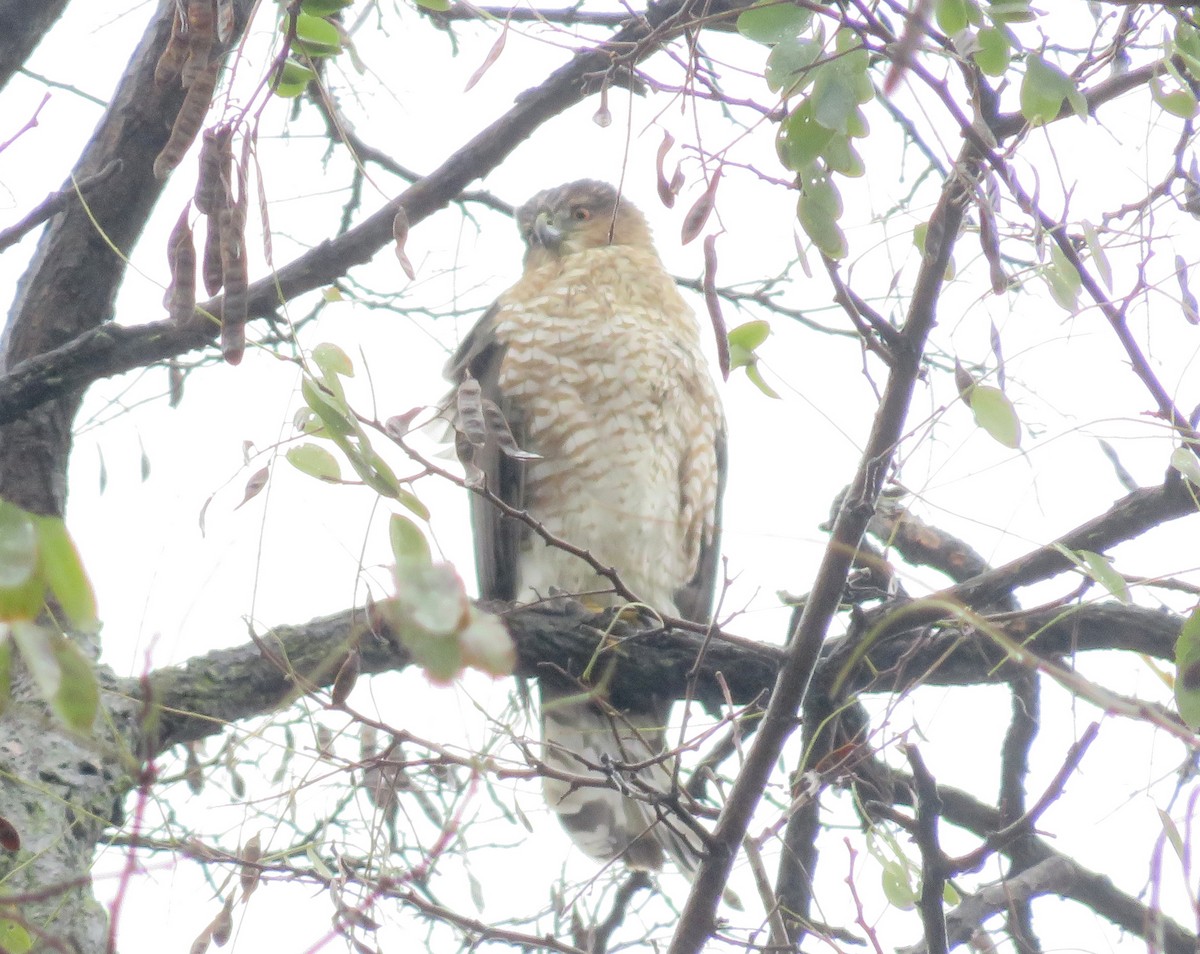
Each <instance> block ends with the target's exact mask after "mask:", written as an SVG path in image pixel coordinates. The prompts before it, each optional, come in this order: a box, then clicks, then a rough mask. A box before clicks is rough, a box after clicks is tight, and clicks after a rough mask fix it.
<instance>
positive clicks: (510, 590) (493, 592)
mask: <svg viewBox="0 0 1200 954" xmlns="http://www.w3.org/2000/svg"><path fill="white" fill-rule="evenodd" d="M499 310H500V309H499V305H492V307H491V308H489V309H488V310H487V311H486V312H485V313H484V315H483V317H482V318H480V319H479V321H478V322H476V324H475V327H473V328H472V329H471V330H470V331H469V332H468V333H467V336H466V337H465V338H464V339H463V341H462V344H460V345H459V346H458V350H457V351H456V352H455V353H454V356H453V357H452V358H451V359H450V361H449V362H448V363H447V364H446V377H447V378H449V379H450V380H451V381H453V382H454V384H455V387H457V386H458V385H459V384H461V383H462V381H463V379H464V378H465V377H466V376H467V374H470V375H471V377H473V378H474V379H475V380H476V381H478V382H479V387H480V391H481V392H482V396H483V399H484V400H485V401H492V402H493V403H495V404H496V406H497V407H499V408H500V411H501V413H502V414H503V415H504V418H505V420H506V421H507V422H508V427H509V430H511V431H512V435H513V438H514V439H515V440H516V442H517V446H518V447H524V446H525V427H524V421H523V420H522V417H521V414H520V412H519V411H518V409H517V408H516V407H515V406H514V405H513V404H512V402H511V401H508V400H507V399H506V398H505V396H504V395H503V394H502V393H501V391H500V387H499V384H498V381H497V379H498V377H499V374H500V364H501V362H502V361H503V360H504V352H505V345H503V344H502V343H501V342H499V341H498V340H497V339H496V335H495V319H496V316H497V314H498V312H499ZM474 463H475V465H476V466H477V467H478V468H479V469H480V470H481V471H482V472H483V476H484V487H485V488H486V489H487V490H488V491H490V492H491V493H492V494H495V495H496V496H497V497H499V498H500V499H501V500H503V501H504V502H505V503H506V504H508V505H509V506H511V507H515V508H516V509H518V510H524V509H525V464H524V462H523V461H519V460H513V458H511V457H509V456H508V455H507V454H505V453H503V452H502V451H501V450H500V448H499V446H498V445H497V443H496V440H495V438H494V437H493V436H492V435H491V434H490V433H489V434H488V437H487V443H486V444H484V446H483V447H476V448H475V456H474ZM471 530H472V533H473V536H474V539H475V572H476V574H477V575H478V577H479V595H480V597H481V598H482V599H485V600H507V601H509V602H511V601H512V600H515V599H516V598H517V588H518V587H519V585H520V580H519V578H518V567H519V561H520V551H521V544H522V541H523V540H524V539H525V536H526V534H527V533H528V528H527V527H526V526H525V524H523V523H521V522H520V521H519V520H514V519H512V518H510V517H507V516H505V515H504V514H503V513H502V512H501V511H500V509H499V508H498V507H497V506H496V505H495V504H494V503H492V502H491V501H490V500H488V499H487V498H486V497H484V496H482V495H481V494H476V493H473V494H471Z"/></svg>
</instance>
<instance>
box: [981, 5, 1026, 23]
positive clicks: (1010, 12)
mask: <svg viewBox="0 0 1200 954" xmlns="http://www.w3.org/2000/svg"><path fill="white" fill-rule="evenodd" d="M987 12H988V16H990V17H991V18H992V22H993V23H1029V22H1030V21H1032V20H1036V19H1037V15H1036V14H1035V13H1034V12H1033V11H1032V10H1030V9H1029V0H992V2H991V3H990V4H988V11H987Z"/></svg>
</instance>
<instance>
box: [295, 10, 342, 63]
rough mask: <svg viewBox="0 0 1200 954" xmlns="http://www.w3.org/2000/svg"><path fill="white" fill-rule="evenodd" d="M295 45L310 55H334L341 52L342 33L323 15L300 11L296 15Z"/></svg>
mask: <svg viewBox="0 0 1200 954" xmlns="http://www.w3.org/2000/svg"><path fill="white" fill-rule="evenodd" d="M295 46H296V49H298V50H300V51H301V52H303V53H306V54H308V55H309V56H312V57H321V56H334V55H335V54H337V53H341V52H342V35H341V34H340V33H339V32H338V28H337V27H335V26H334V25H333V24H332V23H330V22H329V21H328V20H326V19H325V18H324V17H314V16H313V15H312V14H311V13H303V12H301V13H299V14H297V16H296V41H295Z"/></svg>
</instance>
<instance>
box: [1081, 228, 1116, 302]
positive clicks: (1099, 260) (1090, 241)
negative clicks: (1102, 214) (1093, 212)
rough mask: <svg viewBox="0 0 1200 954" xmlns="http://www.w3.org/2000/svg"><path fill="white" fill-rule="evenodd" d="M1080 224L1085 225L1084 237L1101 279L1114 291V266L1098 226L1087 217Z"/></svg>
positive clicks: (1106, 286)
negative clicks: (1102, 242)
mask: <svg viewBox="0 0 1200 954" xmlns="http://www.w3.org/2000/svg"><path fill="white" fill-rule="evenodd" d="M1080 225H1081V226H1082V227H1083V237H1084V239H1085V240H1086V241H1087V247H1088V251H1089V252H1090V253H1091V256H1092V261H1093V262H1094V263H1095V265H1096V271H1097V272H1099V273H1100V280H1101V281H1102V282H1104V287H1105V288H1107V289H1108V290H1109V291H1112V287H1113V285H1112V266H1111V265H1109V263H1108V255H1107V254H1105V251H1104V246H1103V245H1101V244H1100V236H1099V234H1097V232H1096V227H1095V226H1094V225H1092V223H1091V222H1089V221H1088V220H1087V219H1084V220H1083V221H1082V222H1081V223H1080Z"/></svg>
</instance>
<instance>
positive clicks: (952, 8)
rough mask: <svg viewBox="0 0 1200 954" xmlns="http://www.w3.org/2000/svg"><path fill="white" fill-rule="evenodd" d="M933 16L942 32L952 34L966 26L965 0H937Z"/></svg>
mask: <svg viewBox="0 0 1200 954" xmlns="http://www.w3.org/2000/svg"><path fill="white" fill-rule="evenodd" d="M934 17H935V18H936V19H937V25H938V27H939V28H941V30H942V32H943V33H945V34H947V35H948V36H954V34H956V33H958V32H959V31H960V30H965V29H966V28H967V4H966V0H937V7H936V8H935V9H934Z"/></svg>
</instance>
